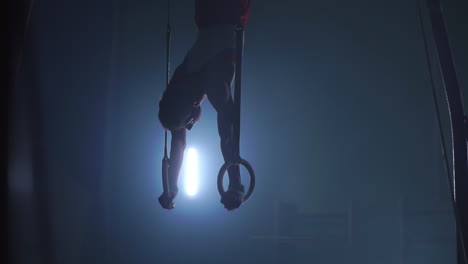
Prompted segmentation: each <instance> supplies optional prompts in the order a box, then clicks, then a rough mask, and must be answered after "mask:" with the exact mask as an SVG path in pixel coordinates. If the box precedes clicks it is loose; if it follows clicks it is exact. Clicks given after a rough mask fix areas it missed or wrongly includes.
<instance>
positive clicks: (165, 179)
mask: <svg viewBox="0 0 468 264" xmlns="http://www.w3.org/2000/svg"><path fill="white" fill-rule="evenodd" d="M170 60H171V0H167V26H166V90H167V89H168V88H169V77H170ZM169 166H170V162H169V157H168V155H167V129H165V130H164V158H163V159H162V184H163V192H164V193H165V194H166V195H170V193H171V190H170V188H169Z"/></svg>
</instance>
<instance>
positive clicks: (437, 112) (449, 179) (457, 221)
mask: <svg viewBox="0 0 468 264" xmlns="http://www.w3.org/2000/svg"><path fill="white" fill-rule="evenodd" d="M418 18H419V24H420V27H421V34H422V38H423V41H424V49H425V55H426V65H427V70H428V72H429V76H430V81H431V88H432V89H431V90H432V98H433V101H434V106H435V107H434V110H435V115H436V120H437V126H438V127H439V135H440V142H441V151H442V156H443V159H444V164H445V171H446V175H447V182H448V185H449V188H450V198H451V199H450V200H451V204H452V207H453V211H454V215H455V225H456V228H457V232H458V233H459V237H460V241H461V243H462V248H463V258H464V262H465V264H467V263H468V262H467V256H466V247H465V243H464V239H463V232H462V226H461V223H460V213H459V211H458V206H457V203H456V200H455V197H454V186H453V184H452V179H453V176H452V175H451V173H450V165H449V161H448V157H447V146H446V144H445V136H444V130H443V128H442V121H441V118H440V108H439V103H438V100H437V91H436V88H435V83H434V73H433V70H432V69H433V66H432V63H431V60H430V53H429V46H428V43H427V33H426V31H425V29H424V21H423V18H422V10H421V2H420V1H418Z"/></svg>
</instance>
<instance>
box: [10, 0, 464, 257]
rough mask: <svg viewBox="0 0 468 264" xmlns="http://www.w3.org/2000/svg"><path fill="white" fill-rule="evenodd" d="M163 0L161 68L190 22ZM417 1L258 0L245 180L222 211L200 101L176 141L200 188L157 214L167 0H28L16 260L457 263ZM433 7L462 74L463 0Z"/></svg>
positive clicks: (206, 111) (15, 144)
mask: <svg viewBox="0 0 468 264" xmlns="http://www.w3.org/2000/svg"><path fill="white" fill-rule="evenodd" d="M173 2H174V3H173V10H172V12H173V13H172V14H173V16H172V19H173V20H172V24H173V42H172V44H173V46H172V49H173V59H172V69H174V68H175V66H176V65H178V64H179V63H180V62H181V61H182V59H183V56H184V55H185V52H186V51H187V50H188V49H189V48H190V46H191V45H192V43H193V41H194V38H195V36H196V27H195V25H194V24H193V1H191V0H183V1H173ZM416 7H417V4H416V1H403V0H399V1H368V0H358V1H353V2H350V1H341V0H331V1H300V0H291V1H287V2H285V1H276V0H275V1H273V0H272V1H253V3H252V15H251V19H250V21H249V24H248V28H247V31H246V43H245V59H244V63H245V64H244V80H243V105H242V107H243V108H242V135H241V152H242V156H243V157H244V158H246V159H247V160H249V161H250V162H251V163H252V164H253V165H254V167H255V169H256V174H257V177H258V179H257V189H256V192H255V195H254V196H253V197H252V200H250V201H249V202H248V203H246V204H245V205H244V206H243V207H242V208H241V209H240V210H237V211H235V212H225V211H224V210H223V208H222V206H221V204H220V203H219V197H218V194H217V191H216V187H215V186H216V185H215V177H216V174H217V171H218V169H219V167H220V166H221V165H222V157H221V154H220V150H219V142H218V135H217V130H216V116H215V112H214V110H213V109H212V108H211V106H210V105H209V103H208V102H206V103H205V104H204V106H203V117H202V121H201V122H200V123H199V124H197V125H196V126H195V127H194V129H193V130H192V131H190V133H189V138H188V144H189V146H193V147H196V148H197V149H198V151H199V153H200V171H201V179H202V182H201V186H200V194H199V195H198V196H197V197H196V198H193V199H189V198H187V197H186V196H185V195H184V194H183V193H181V195H180V197H178V200H177V208H176V210H174V211H171V212H167V211H164V210H162V209H161V208H160V207H159V205H158V203H157V197H158V196H159V194H160V192H161V190H162V187H161V179H160V160H161V158H162V154H163V139H164V137H163V135H164V131H163V129H162V127H161V126H160V125H159V123H158V120H157V102H158V100H159V98H160V96H161V94H162V91H163V89H164V80H165V79H164V78H165V77H164V76H165V75H164V74H165V39H164V36H165V24H166V2H165V1H147V0H139V1H123V0H122V1H110V0H109V1H108V0H103V1H88V0H82V1H71V0H67V1H52V0H44V1H35V5H34V9H33V13H32V17H31V26H30V30H29V33H28V34H27V41H26V45H25V49H24V56H23V66H22V70H21V72H20V75H19V77H18V80H17V86H16V88H15V90H14V94H13V95H14V97H13V100H12V102H14V103H13V105H12V110H13V111H12V112H13V116H12V123H11V130H10V132H11V135H12V136H11V140H10V157H11V163H10V170H9V189H10V195H11V198H12V199H11V208H12V209H11V211H12V214H11V218H10V220H11V227H12V228H11V229H10V235H11V241H12V244H11V245H12V253H13V256H12V257H13V260H14V262H13V263H46V262H47V263H67V264H68V263H151V262H152V263H156V262H157V263H165V262H166V263H185V262H187V261H189V262H195V263H219V262H220V261H221V260H223V262H224V263H237V262H243V263H271V262H272V261H273V260H274V259H276V261H277V262H278V263H279V262H288V263H309V262H314V261H315V262H316V263H343V261H344V260H347V261H351V263H382V264H383V263H402V262H401V261H402V260H404V261H406V262H407V263H454V261H455V243H454V224H453V218H452V216H451V211H450V203H449V192H448V187H447V185H446V178H445V177H446V176H445V174H444V170H443V163H442V157H441V155H440V145H439V144H440V143H439V135H438V130H437V127H436V122H435V116H434V105H433V102H432V98H431V90H430V89H431V88H430V82H429V75H428V72H427V70H426V65H425V63H426V61H425V57H424V50H423V42H422V36H421V32H420V29H419V24H418V18H417V8H416ZM444 8H445V12H446V14H447V22H448V29H449V33H450V38H451V44H452V48H453V52H454V57H455V62H456V66H457V70H458V73H459V79H460V83H461V86H462V89H464V88H466V87H467V86H468V50H467V49H466V47H468V36H467V34H466V29H467V26H468V21H467V16H466V13H467V11H468V2H467V1H462V0H448V1H444ZM426 21H427V20H426ZM431 50H432V51H433V46H431ZM432 54H433V56H432V59H435V56H434V53H433V52H432ZM436 72H438V71H437V70H436ZM436 83H437V84H438V87H437V88H438V98H439V101H440V102H441V105H442V107H443V109H444V111H443V121H444V122H443V123H444V127H445V128H448V123H447V113H446V110H445V109H446V108H445V103H444V94H443V89H442V86H441V85H440V77H438V76H437V77H436ZM465 94H466V93H465ZM465 99H466V98H465ZM465 101H466V100H465ZM445 132H446V133H447V134H448V129H445ZM423 210H425V211H424V212H425V213H426V214H422V213H421V212H423ZM286 260H287V261H286Z"/></svg>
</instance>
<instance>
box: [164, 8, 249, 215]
mask: <svg viewBox="0 0 468 264" xmlns="http://www.w3.org/2000/svg"><path fill="white" fill-rule="evenodd" d="M249 14H250V1H249V0H195V22H196V24H197V27H198V35H197V39H196V41H195V43H194V45H193V46H192V48H191V49H190V50H189V51H188V53H187V55H186V56H185V58H184V61H183V62H182V64H181V65H179V66H178V67H177V69H176V70H175V72H174V75H173V76H172V79H171V81H170V82H169V85H168V88H167V89H166V90H165V91H164V93H163V96H162V99H161V101H160V102H159V120H160V122H161V124H162V125H163V126H164V127H165V128H166V129H168V130H170V131H171V134H172V139H171V151H170V166H169V176H168V177H169V179H168V185H169V190H170V193H165V192H163V194H162V195H161V196H160V197H159V202H160V204H161V206H162V207H163V208H165V209H172V208H174V202H173V201H174V199H175V197H176V196H177V194H178V190H179V189H178V186H177V182H178V178H179V172H180V168H181V166H182V162H183V156H184V150H185V147H186V133H187V130H190V129H191V128H192V127H193V125H194V124H195V123H197V122H198V121H199V120H200V117H201V108H200V105H201V104H202V102H203V101H204V99H205V98H206V97H207V98H208V100H209V102H210V103H211V104H212V105H213V107H214V109H215V110H216V112H217V122H218V133H219V136H220V139H221V152H222V154H223V158H224V161H225V162H227V161H231V160H233V158H234V157H233V155H234V146H233V100H232V96H231V90H230V87H231V83H232V81H233V78H234V74H235V58H236V54H235V52H236V51H235V44H236V41H235V40H236V27H237V25H239V24H242V25H243V26H244V27H245V25H246V24H247V20H248V17H249ZM228 175H229V186H228V190H227V191H226V193H225V195H223V196H222V197H221V203H222V204H224V207H225V208H226V209H227V210H234V209H236V208H239V206H240V205H241V204H242V202H243V198H244V186H243V185H242V184H241V179H240V170H239V166H231V167H230V168H229V169H228Z"/></svg>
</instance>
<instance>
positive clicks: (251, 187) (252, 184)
mask: <svg viewBox="0 0 468 264" xmlns="http://www.w3.org/2000/svg"><path fill="white" fill-rule="evenodd" d="M234 165H243V166H244V167H245V168H246V169H247V171H248V172H249V176H250V184H249V190H248V191H247V194H246V195H245V196H244V202H246V201H247V200H248V199H249V198H250V196H251V195H252V193H253V191H254V189H255V172H254V170H253V168H252V166H251V165H250V163H249V162H248V161H246V160H245V159H242V158H241V159H240V162H226V163H224V164H223V166H222V167H221V169H220V170H219V173H218V192H219V194H220V195H221V196H223V195H224V193H226V191H225V190H224V187H223V178H224V174H225V173H226V171H227V170H228V169H229V168H230V167H231V166H234Z"/></svg>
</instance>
